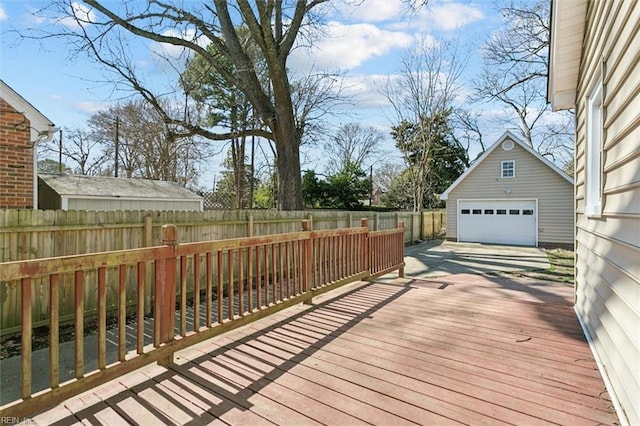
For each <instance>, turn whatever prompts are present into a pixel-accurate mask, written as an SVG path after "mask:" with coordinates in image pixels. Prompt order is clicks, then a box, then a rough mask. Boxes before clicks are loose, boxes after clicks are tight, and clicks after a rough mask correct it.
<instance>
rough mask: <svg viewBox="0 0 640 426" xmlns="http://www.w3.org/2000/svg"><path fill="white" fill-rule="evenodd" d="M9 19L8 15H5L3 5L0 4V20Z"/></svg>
mask: <svg viewBox="0 0 640 426" xmlns="http://www.w3.org/2000/svg"><path fill="white" fill-rule="evenodd" d="M7 19H9V15H7V12H6V11H5V10H4V7H3V6H1V5H0V21H5V20H7Z"/></svg>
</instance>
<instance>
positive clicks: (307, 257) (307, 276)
mask: <svg viewBox="0 0 640 426" xmlns="http://www.w3.org/2000/svg"><path fill="white" fill-rule="evenodd" d="M302 230H303V231H304V232H309V233H310V232H311V220H303V221H302ZM302 250H303V251H302V260H303V262H304V263H303V274H304V275H303V280H302V283H303V292H304V293H308V292H310V291H311V286H312V285H311V278H312V277H311V265H312V263H311V260H312V259H313V241H312V240H311V238H310V237H309V239H307V240H304V245H303V246H302ZM303 303H304V304H305V305H312V304H313V300H312V298H311V297H310V298H308V299H306V300H305V301H304V302H303Z"/></svg>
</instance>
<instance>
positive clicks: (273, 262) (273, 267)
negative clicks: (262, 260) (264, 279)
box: [271, 243, 277, 304]
mask: <svg viewBox="0 0 640 426" xmlns="http://www.w3.org/2000/svg"><path fill="white" fill-rule="evenodd" d="M276 274H277V271H276V248H275V244H273V243H272V244H271V303H274V304H275V303H276V300H277V299H276Z"/></svg>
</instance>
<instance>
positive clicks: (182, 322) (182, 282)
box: [180, 256, 187, 337]
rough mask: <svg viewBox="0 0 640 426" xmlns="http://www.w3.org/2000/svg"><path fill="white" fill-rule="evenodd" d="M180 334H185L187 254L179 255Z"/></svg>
mask: <svg viewBox="0 0 640 426" xmlns="http://www.w3.org/2000/svg"><path fill="white" fill-rule="evenodd" d="M180 335H181V336H182V337H184V336H186V335H187V256H180Z"/></svg>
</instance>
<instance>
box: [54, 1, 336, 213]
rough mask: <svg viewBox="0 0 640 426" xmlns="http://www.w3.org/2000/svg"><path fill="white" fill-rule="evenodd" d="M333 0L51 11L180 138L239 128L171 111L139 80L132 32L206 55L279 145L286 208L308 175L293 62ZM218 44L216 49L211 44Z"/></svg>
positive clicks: (98, 4) (257, 131) (95, 4)
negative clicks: (254, 51)
mask: <svg viewBox="0 0 640 426" xmlns="http://www.w3.org/2000/svg"><path fill="white" fill-rule="evenodd" d="M326 1H327V0H306V1H302V0H300V1H296V2H281V1H275V2H273V1H266V0H260V1H256V2H249V0H237V1H236V2H233V3H230V2H228V1H227V0H213V1H212V2H206V3H205V2H202V3H198V2H172V1H161V0H150V1H148V2H146V3H132V2H128V3H126V6H125V7H120V6H117V5H112V4H111V3H109V4H107V3H105V2H102V1H98V0H85V1H84V2H83V7H78V5H77V4H76V3H75V2H74V1H73V0H54V1H53V2H52V6H51V8H50V9H48V10H53V11H54V15H55V16H57V18H58V19H62V18H64V19H72V20H73V21H74V22H75V23H76V25H75V26H74V28H75V31H73V30H69V29H66V30H64V31H63V32H62V33H60V34H49V35H48V36H63V37H65V38H66V39H67V40H70V41H72V42H75V43H76V47H77V48H78V49H79V50H80V51H87V52H89V53H90V55H91V56H92V57H94V58H96V59H97V60H98V61H99V62H100V63H101V64H103V65H105V66H107V67H109V68H110V69H112V70H113V71H114V72H115V73H116V74H117V75H119V77H120V78H122V79H124V80H125V81H126V82H127V83H128V84H129V85H130V86H131V87H132V88H134V89H135V90H136V91H137V92H138V93H140V94H141V95H142V96H143V97H144V98H145V100H147V102H149V103H150V104H151V105H153V106H154V107H155V108H157V110H158V111H159V112H160V113H161V114H163V120H164V122H165V123H167V124H168V125H171V126H172V131H173V132H174V133H175V135H176V137H178V138H182V137H188V136H193V135H200V136H204V137H206V138H208V139H211V140H229V139H230V138H231V137H232V136H233V133H232V132H222V133H217V132H214V131H211V130H210V129H207V128H204V127H202V126H199V125H197V124H194V123H193V122H191V121H189V120H185V119H184V117H175V116H173V115H172V114H170V112H169V111H165V110H164V109H163V108H162V106H161V105H160V102H158V96H157V95H156V94H154V93H152V92H151V91H150V90H148V89H147V88H146V87H145V85H144V84H143V82H142V81H141V80H140V79H139V77H138V75H137V74H136V72H135V67H134V66H133V61H132V60H131V58H129V57H128V56H127V55H128V52H129V50H128V49H127V45H126V42H125V38H124V37H123V36H122V33H121V31H120V30H124V31H125V32H128V33H130V34H133V35H135V36H138V37H142V38H144V39H148V40H151V41H154V42H158V43H164V44H168V45H173V46H177V47H180V48H183V49H185V50H186V51H189V52H192V53H197V54H199V55H201V56H203V57H204V58H205V59H207V61H209V63H210V64H211V66H212V67H213V68H214V69H215V70H216V72H217V73H219V75H220V76H221V77H222V78H223V79H224V80H225V81H226V82H227V84H229V86H230V87H236V88H238V89H239V90H240V91H241V92H242V93H243V94H244V95H245V96H246V98H247V99H248V101H249V102H250V103H251V105H252V106H253V108H254V110H255V114H256V116H257V117H259V118H260V120H261V123H262V125H263V126H260V127H257V128H253V129H251V130H250V131H248V132H247V136H249V135H256V136H261V137H264V138H267V139H270V140H273V141H274V144H275V147H276V150H277V158H276V162H277V168H278V177H279V179H278V200H279V203H278V206H279V208H281V209H283V210H297V209H301V208H302V187H301V176H300V144H301V140H302V135H303V131H304V122H300V121H298V120H297V119H296V108H295V105H294V102H293V99H292V91H291V84H290V81H289V75H288V73H287V67H286V62H287V58H288V57H289V54H290V53H291V50H292V49H293V47H294V45H295V43H296V39H297V38H298V36H299V35H302V36H304V35H305V34H304V31H303V30H304V28H305V25H306V24H309V23H311V22H313V21H314V20H315V18H316V17H315V16H314V14H313V10H314V9H316V8H317V6H319V5H320V4H322V3H324V2H326ZM238 28H246V29H247V30H248V34H249V37H250V38H252V39H253V40H254V43H253V45H255V46H257V47H258V48H259V51H260V54H261V56H262V57H263V60H264V63H265V64H266V69H267V75H268V84H267V85H264V84H263V83H262V81H261V80H260V78H259V75H258V67H257V64H256V63H255V61H254V60H253V59H252V56H251V55H250V52H248V51H247V50H246V46H247V44H246V43H243V40H242V39H241V36H242V34H240V33H239V32H238ZM206 44H213V45H214V46H215V49H213V51H214V52H216V54H215V55H214V54H212V53H211V52H210V51H209V50H208V49H206V47H203V45H206ZM216 55H222V56H223V57H225V58H226V60H227V61H228V62H229V63H230V64H231V65H232V66H233V68H234V71H235V72H233V73H229V72H228V70H227V69H226V68H225V67H224V66H221V61H219V60H218V58H217V57H216Z"/></svg>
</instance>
